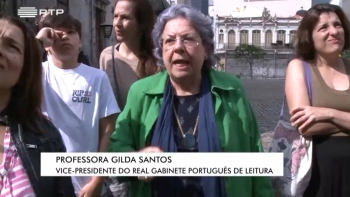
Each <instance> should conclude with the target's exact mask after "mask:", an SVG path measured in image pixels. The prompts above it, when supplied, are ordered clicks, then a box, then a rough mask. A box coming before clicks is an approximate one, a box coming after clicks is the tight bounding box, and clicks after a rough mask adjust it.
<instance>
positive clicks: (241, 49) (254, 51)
mask: <svg viewBox="0 0 350 197" xmlns="http://www.w3.org/2000/svg"><path fill="white" fill-rule="evenodd" d="M265 54H266V53H265V51H264V49H262V48H261V47H257V46H255V45H250V44H241V45H239V46H237V47H236V49H235V50H234V56H235V58H236V59H237V60H238V61H239V62H241V63H243V64H249V70H250V78H252V79H253V64H254V62H256V61H259V60H260V61H261V60H264V57H265Z"/></svg>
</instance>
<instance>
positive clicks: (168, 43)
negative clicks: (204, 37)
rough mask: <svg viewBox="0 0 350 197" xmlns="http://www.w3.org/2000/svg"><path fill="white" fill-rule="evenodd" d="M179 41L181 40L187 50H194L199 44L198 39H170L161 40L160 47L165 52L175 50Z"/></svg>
mask: <svg viewBox="0 0 350 197" xmlns="http://www.w3.org/2000/svg"><path fill="white" fill-rule="evenodd" d="M177 40H180V42H181V43H183V44H184V46H185V48H186V49H193V48H195V47H196V46H198V44H199V42H198V39H195V38H168V39H165V40H161V44H160V45H161V46H162V48H164V49H165V50H172V49H174V48H175V45H176V41H177Z"/></svg>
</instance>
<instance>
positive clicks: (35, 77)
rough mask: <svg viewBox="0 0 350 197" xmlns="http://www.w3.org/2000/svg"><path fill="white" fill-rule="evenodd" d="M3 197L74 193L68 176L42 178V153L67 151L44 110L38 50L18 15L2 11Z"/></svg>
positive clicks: (0, 120) (0, 159)
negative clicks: (6, 13)
mask: <svg viewBox="0 0 350 197" xmlns="http://www.w3.org/2000/svg"><path fill="white" fill-rule="evenodd" d="M0 70H1V71H0V164H1V165H0V174H1V175H0V177H1V182H0V196H11V197H24V196H26V197H34V196H36V197H48V196H53V197H54V196H56V197H58V196H62V197H74V196H75V194H74V189H73V185H72V181H71V178H70V177H41V176H40V168H41V166H40V153H41V152H66V148H65V146H64V144H63V142H62V138H61V135H60V133H59V131H58V130H57V129H56V128H55V126H54V125H53V124H52V123H51V122H50V121H49V120H48V119H47V118H46V117H45V116H44V115H43V114H42V112H41V110H40V108H41V104H42V98H43V92H42V91H43V89H42V76H41V75H42V66H41V58H40V48H39V45H38V42H37V40H36V39H35V36H34V34H33V33H32V32H31V31H30V30H29V29H28V28H27V27H26V25H25V24H24V23H23V22H21V21H20V20H19V19H16V18H12V17H7V16H3V15H0Z"/></svg>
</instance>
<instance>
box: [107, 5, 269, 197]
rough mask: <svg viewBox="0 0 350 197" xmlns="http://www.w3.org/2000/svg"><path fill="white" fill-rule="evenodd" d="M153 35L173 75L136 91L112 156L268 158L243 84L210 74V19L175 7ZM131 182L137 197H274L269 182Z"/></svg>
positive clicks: (162, 75)
mask: <svg viewBox="0 0 350 197" xmlns="http://www.w3.org/2000/svg"><path fill="white" fill-rule="evenodd" d="M153 36H154V42H155V45H156V55H157V57H158V58H159V59H160V60H161V61H162V62H163V63H164V65H165V68H166V71H163V72H160V73H158V74H156V75H154V76H151V77H148V78H145V79H141V80H139V81H137V82H135V83H134V84H133V85H132V86H131V88H130V91H129V94H128V98H127V103H126V106H125V108H124V110H123V111H122V113H121V114H120V115H119V118H118V120H117V124H116V129H115V132H114V133H113V134H112V136H111V145H110V146H111V147H110V149H111V151H112V152H128V151H130V152H132V151H140V152H193V153H196V152H262V146H261V141H260V133H259V130H258V128H257V124H256V120H255V117H254V114H253V111H252V109H251V107H250V105H249V103H248V101H247V99H246V97H245V95H244V89H243V87H242V85H241V83H240V81H239V80H238V79H237V78H235V77H234V76H233V75H230V74H226V73H223V72H219V71H215V70H212V69H211V67H212V65H214V64H215V63H214V62H215V57H214V43H213V37H214V34H213V30H212V24H211V21H210V19H209V18H207V17H205V16H204V15H203V14H202V13H200V12H199V11H196V10H195V9H193V8H191V7H188V6H185V5H175V6H172V7H170V8H168V9H167V10H165V11H164V12H163V13H162V14H161V15H160V16H159V18H158V21H157V23H156V25H155V28H154V32H153ZM184 162H186V161H184ZM128 180H130V181H131V188H130V196H131V197H151V196H159V197H165V196H175V197H195V196H203V197H237V196H239V197H253V196H254V197H265V196H266V197H271V196H273V193H272V187H271V185H270V179H269V178H267V177H227V178H224V177H185V178H184V177H153V178H152V177H138V178H129V179H128ZM120 181H122V180H120ZM124 181H125V180H124Z"/></svg>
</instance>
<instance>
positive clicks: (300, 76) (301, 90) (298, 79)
mask: <svg viewBox="0 0 350 197" xmlns="http://www.w3.org/2000/svg"><path fill="white" fill-rule="evenodd" d="M307 91H308V90H307V84H306V82H305V73H304V68H303V63H302V61H301V60H299V59H294V60H292V61H291V62H290V63H289V65H288V68H287V73H286V82H285V93H286V97H287V103H288V108H289V111H290V112H291V111H293V109H295V108H298V107H300V106H310V102H309V96H308V92H307ZM341 130H342V128H341V127H339V126H338V125H336V124H335V123H334V122H332V121H323V122H314V123H312V124H311V125H310V126H309V127H308V129H307V130H306V131H305V132H303V133H302V134H303V135H304V136H312V135H327V134H334V133H338V132H340V131H341Z"/></svg>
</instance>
